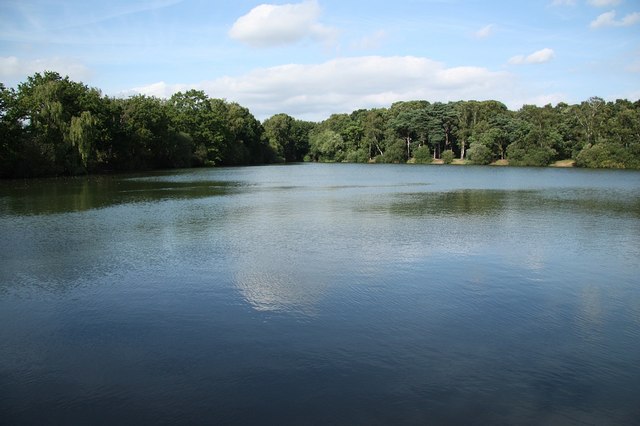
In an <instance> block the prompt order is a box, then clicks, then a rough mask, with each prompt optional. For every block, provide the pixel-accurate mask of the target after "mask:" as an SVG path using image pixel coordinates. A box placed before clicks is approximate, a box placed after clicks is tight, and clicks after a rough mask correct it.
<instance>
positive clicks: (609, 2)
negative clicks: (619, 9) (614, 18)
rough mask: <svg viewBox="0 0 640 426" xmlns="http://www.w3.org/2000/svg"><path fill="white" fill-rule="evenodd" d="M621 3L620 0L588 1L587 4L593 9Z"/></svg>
mask: <svg viewBox="0 0 640 426" xmlns="http://www.w3.org/2000/svg"><path fill="white" fill-rule="evenodd" d="M620 3H621V0H589V4H590V5H591V6H595V7H609V6H615V5H618V4H620Z"/></svg>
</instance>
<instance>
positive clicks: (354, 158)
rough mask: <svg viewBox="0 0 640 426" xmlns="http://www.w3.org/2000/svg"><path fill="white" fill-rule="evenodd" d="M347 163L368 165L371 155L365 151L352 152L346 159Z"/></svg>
mask: <svg viewBox="0 0 640 426" xmlns="http://www.w3.org/2000/svg"><path fill="white" fill-rule="evenodd" d="M345 161H346V162H347V163H368V162H369V153H368V152H367V151H366V150H364V149H358V150H356V151H350V152H349V153H348V154H347V157H346V159H345Z"/></svg>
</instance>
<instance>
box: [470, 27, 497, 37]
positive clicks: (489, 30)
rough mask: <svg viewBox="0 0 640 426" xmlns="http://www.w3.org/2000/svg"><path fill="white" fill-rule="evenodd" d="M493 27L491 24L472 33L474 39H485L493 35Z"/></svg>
mask: <svg viewBox="0 0 640 426" xmlns="http://www.w3.org/2000/svg"><path fill="white" fill-rule="evenodd" d="M494 29H495V26H494V25H493V24H489V25H486V26H484V27H482V28H480V29H479V30H478V31H476V32H475V33H474V35H475V37H476V38H487V37H489V36H491V35H493V32H494Z"/></svg>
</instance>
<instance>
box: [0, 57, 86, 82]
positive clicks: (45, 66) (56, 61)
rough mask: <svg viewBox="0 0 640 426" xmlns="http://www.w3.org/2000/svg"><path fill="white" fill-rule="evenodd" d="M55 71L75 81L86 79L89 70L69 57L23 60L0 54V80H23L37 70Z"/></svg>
mask: <svg viewBox="0 0 640 426" xmlns="http://www.w3.org/2000/svg"><path fill="white" fill-rule="evenodd" d="M44 71H56V72H58V73H59V74H61V75H62V76H69V78H70V79H72V80H76V81H82V80H86V79H88V78H89V77H90V76H91V71H90V70H89V69H88V68H87V67H86V66H85V65H83V64H81V63H80V62H78V61H75V60H73V59H69V58H61V57H54V58H46V59H32V60H24V59H20V58H18V57H16V56H0V80H3V81H14V80H24V79H26V77H28V76H31V75H33V74H35V73H37V72H44Z"/></svg>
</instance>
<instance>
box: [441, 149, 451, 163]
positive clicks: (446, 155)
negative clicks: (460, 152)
mask: <svg viewBox="0 0 640 426" xmlns="http://www.w3.org/2000/svg"><path fill="white" fill-rule="evenodd" d="M453 157H454V154H453V151H445V152H443V153H442V161H444V164H451V163H453Z"/></svg>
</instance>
